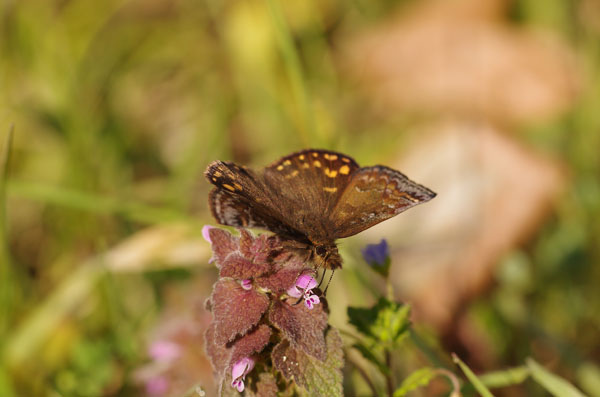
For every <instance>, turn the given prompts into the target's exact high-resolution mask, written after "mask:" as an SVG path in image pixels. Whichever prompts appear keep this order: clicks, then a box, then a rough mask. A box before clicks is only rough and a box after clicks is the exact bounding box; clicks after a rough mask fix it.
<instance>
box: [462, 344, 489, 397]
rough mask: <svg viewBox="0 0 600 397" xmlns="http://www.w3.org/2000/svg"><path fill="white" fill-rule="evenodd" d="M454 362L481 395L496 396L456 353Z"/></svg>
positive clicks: (485, 396)
mask: <svg viewBox="0 0 600 397" xmlns="http://www.w3.org/2000/svg"><path fill="white" fill-rule="evenodd" d="M452 360H453V361H454V362H455V363H456V364H458V366H459V367H460V369H461V370H462V371H463V372H464V373H465V375H466V377H467V379H469V382H471V384H472V385H473V387H475V390H477V392H478V393H479V394H480V395H482V396H483V397H494V395H493V394H492V392H491V391H489V389H488V388H487V387H485V385H484V384H483V382H481V380H480V379H479V378H478V377H477V375H475V373H474V372H473V371H471V368H469V367H468V366H467V364H465V363H464V362H463V361H462V360H461V359H460V358H458V356H457V355H456V354H454V353H452Z"/></svg>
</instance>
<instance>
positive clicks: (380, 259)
mask: <svg viewBox="0 0 600 397" xmlns="http://www.w3.org/2000/svg"><path fill="white" fill-rule="evenodd" d="M361 252H362V255H363V258H364V259H365V261H366V262H367V263H368V264H369V265H370V266H371V267H372V268H373V270H375V271H376V272H377V273H379V274H381V275H382V276H384V277H387V275H388V271H389V268H390V250H389V248H388V243H387V241H386V240H385V239H382V240H381V242H379V244H368V245H367V246H366V247H365V248H363V249H362V250H361Z"/></svg>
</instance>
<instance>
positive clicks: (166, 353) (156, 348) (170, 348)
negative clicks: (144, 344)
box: [148, 340, 181, 363]
mask: <svg viewBox="0 0 600 397" xmlns="http://www.w3.org/2000/svg"><path fill="white" fill-rule="evenodd" d="M148 354H149V355H150V357H152V358H153V359H154V360H155V361H162V362H167V363H169V362H171V361H173V360H175V359H177V358H178V357H179V356H181V347H180V346H179V345H178V344H177V343H175V342H171V341H169V340H158V341H156V342H153V343H152V345H150V348H149V349H148Z"/></svg>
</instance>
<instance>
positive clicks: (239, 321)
mask: <svg viewBox="0 0 600 397" xmlns="http://www.w3.org/2000/svg"><path fill="white" fill-rule="evenodd" d="M211 301H212V303H213V305H212V308H213V316H214V324H215V326H216V329H215V341H216V343H223V344H225V343H227V342H231V341H232V340H233V339H235V337H236V336H237V335H244V334H245V333H246V332H247V331H248V330H250V329H251V328H253V327H254V326H256V324H258V322H259V321H260V319H261V317H262V316H263V314H264V313H265V311H266V310H267V308H268V307H269V298H268V297H267V296H266V295H264V294H261V293H260V292H258V291H256V290H254V289H251V290H245V289H244V288H242V286H241V285H240V283H239V282H237V281H234V280H220V281H218V282H217V283H216V284H215V289H214V291H213V294H212V297H211Z"/></svg>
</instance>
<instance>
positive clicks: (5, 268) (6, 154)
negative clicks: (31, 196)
mask: <svg viewBox="0 0 600 397" xmlns="http://www.w3.org/2000/svg"><path fill="white" fill-rule="evenodd" d="M13 132H14V125H11V126H10V128H9V130H8V134H7V135H6V139H5V141H4V147H3V150H2V158H0V310H1V311H2V314H1V315H0V319H2V320H0V340H4V339H5V338H4V334H5V332H6V330H7V329H8V324H10V317H11V312H12V310H11V308H12V307H13V306H14V302H11V298H12V297H13V295H14V294H13V292H14V282H13V274H12V271H11V270H12V266H11V262H12V261H11V257H10V254H9V249H8V220H7V219H6V218H7V217H6V213H7V211H6V180H7V178H8V164H9V160H10V150H11V146H12V140H13Z"/></svg>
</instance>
